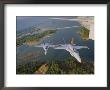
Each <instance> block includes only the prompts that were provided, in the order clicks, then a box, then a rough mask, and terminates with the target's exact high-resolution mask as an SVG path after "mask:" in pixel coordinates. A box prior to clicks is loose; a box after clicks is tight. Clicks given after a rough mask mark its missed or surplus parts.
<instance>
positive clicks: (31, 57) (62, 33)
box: [17, 17, 94, 64]
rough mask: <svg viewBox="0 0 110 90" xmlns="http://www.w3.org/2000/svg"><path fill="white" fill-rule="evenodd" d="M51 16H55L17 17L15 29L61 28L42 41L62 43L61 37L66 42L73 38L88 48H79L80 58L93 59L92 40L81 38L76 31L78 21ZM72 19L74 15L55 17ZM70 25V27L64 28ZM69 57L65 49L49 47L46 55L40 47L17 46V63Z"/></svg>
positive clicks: (78, 28) (20, 30)
mask: <svg viewBox="0 0 110 90" xmlns="http://www.w3.org/2000/svg"><path fill="white" fill-rule="evenodd" d="M51 18H56V17H17V31H19V32H22V31H25V30H27V29H28V28H30V27H32V26H37V27H38V28H62V29H59V30H58V31H57V32H56V33H54V34H53V35H52V36H51V37H48V38H46V39H45V40H44V41H43V42H49V41H50V42H51V43H52V44H64V41H63V39H62V38H64V39H65V42H66V43H69V41H70V40H71V38H74V39H75V43H76V45H85V46H88V47H89V48H90V49H89V50H88V49H80V50H78V51H79V54H80V57H81V59H82V60H87V61H92V62H93V61H94V40H83V39H82V38H81V37H80V36H79V34H78V31H79V30H80V27H73V26H80V24H79V22H78V21H67V20H55V19H51ZM57 18H66V19H73V18H74V17H57ZM64 27H71V28H64ZM68 57H71V55H70V54H69V52H67V51H66V50H54V49H52V48H49V50H48V52H47V55H44V51H43V49H42V48H37V47H32V46H26V45H22V46H19V47H17V64H19V63H23V62H25V63H26V62H30V61H35V60H38V61H50V60H66V59H67V58H68Z"/></svg>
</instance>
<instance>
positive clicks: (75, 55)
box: [67, 50, 81, 63]
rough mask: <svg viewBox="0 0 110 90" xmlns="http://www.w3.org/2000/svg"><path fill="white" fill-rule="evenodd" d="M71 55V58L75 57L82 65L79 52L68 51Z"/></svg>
mask: <svg viewBox="0 0 110 90" xmlns="http://www.w3.org/2000/svg"><path fill="white" fill-rule="evenodd" d="M67 51H68V52H69V53H70V54H71V56H73V57H75V58H76V60H77V61H78V62H80V63H81V58H80V56H79V53H78V52H76V51H74V50H73V51H71V50H67Z"/></svg>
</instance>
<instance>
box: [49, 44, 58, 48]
mask: <svg viewBox="0 0 110 90" xmlns="http://www.w3.org/2000/svg"><path fill="white" fill-rule="evenodd" d="M57 46H58V45H49V47H53V48H54V47H57Z"/></svg>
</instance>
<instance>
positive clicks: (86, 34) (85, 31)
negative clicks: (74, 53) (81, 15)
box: [79, 27, 90, 40]
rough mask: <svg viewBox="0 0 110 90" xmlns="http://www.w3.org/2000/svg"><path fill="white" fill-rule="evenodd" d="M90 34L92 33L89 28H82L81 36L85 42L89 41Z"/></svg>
mask: <svg viewBox="0 0 110 90" xmlns="http://www.w3.org/2000/svg"><path fill="white" fill-rule="evenodd" d="M89 32H90V30H88V29H87V28H85V27H81V29H80V31H79V34H80V36H81V38H82V39H83V40H88V39H89Z"/></svg>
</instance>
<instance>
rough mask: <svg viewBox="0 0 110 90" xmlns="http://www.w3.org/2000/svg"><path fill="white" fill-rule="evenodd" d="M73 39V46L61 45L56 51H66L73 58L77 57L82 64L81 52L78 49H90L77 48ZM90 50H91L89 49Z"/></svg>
mask: <svg viewBox="0 0 110 90" xmlns="http://www.w3.org/2000/svg"><path fill="white" fill-rule="evenodd" d="M73 42H74V41H73V39H72V40H71V44H66V43H65V44H60V45H59V46H57V47H54V49H64V50H66V51H68V52H69V53H70V55H71V56H73V57H75V58H76V60H77V61H78V62H80V63H81V58H80V56H79V52H78V51H77V49H82V48H88V47H87V46H76V44H73ZM88 49H89V48H88Z"/></svg>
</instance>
